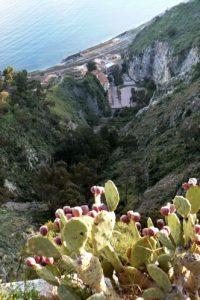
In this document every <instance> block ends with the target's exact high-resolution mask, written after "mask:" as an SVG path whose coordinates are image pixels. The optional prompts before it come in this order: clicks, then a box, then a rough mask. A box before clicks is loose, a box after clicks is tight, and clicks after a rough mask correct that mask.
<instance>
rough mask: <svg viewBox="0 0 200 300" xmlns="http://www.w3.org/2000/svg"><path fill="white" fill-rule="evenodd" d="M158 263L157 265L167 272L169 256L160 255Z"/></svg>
mask: <svg viewBox="0 0 200 300" xmlns="http://www.w3.org/2000/svg"><path fill="white" fill-rule="evenodd" d="M158 263H159V266H160V268H161V269H162V270H163V271H165V272H168V271H169V269H170V267H171V255H169V254H160V255H159V256H158Z"/></svg>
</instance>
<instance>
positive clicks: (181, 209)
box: [173, 196, 191, 218]
mask: <svg viewBox="0 0 200 300" xmlns="http://www.w3.org/2000/svg"><path fill="white" fill-rule="evenodd" d="M173 203H174V205H175V207H176V210H177V212H178V213H179V214H180V215H181V216H182V217H183V218H187V216H188V214H189V213H190V211H191V204H190V202H189V201H188V200H187V199H186V198H184V197H183V196H176V197H175V198H174V200H173Z"/></svg>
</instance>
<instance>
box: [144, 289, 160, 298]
mask: <svg viewBox="0 0 200 300" xmlns="http://www.w3.org/2000/svg"><path fill="white" fill-rule="evenodd" d="M164 296H165V294H164V292H163V291H162V290H161V289H159V288H158V287H152V288H149V289H147V290H145V292H144V293H143V298H144V300H154V299H156V300H159V299H163V298H164Z"/></svg>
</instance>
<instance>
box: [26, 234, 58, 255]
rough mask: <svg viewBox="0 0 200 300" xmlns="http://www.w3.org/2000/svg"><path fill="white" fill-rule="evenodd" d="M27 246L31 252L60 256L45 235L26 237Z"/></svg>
mask: <svg viewBox="0 0 200 300" xmlns="http://www.w3.org/2000/svg"><path fill="white" fill-rule="evenodd" d="M27 246H28V250H29V252H30V253H31V254H35V255H41V256H46V257H54V258H59V257H60V256H61V255H60V252H59V251H58V249H57V248H56V246H54V244H53V243H52V242H51V241H50V240H49V239H48V238H46V237H42V236H33V237H31V238H30V239H28V242H27Z"/></svg>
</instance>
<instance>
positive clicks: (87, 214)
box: [26, 178, 200, 300]
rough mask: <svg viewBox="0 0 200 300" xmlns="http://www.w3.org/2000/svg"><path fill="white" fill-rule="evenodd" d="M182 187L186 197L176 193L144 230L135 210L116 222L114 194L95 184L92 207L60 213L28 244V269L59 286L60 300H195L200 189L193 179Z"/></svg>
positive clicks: (199, 281)
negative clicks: (120, 249) (119, 249)
mask: <svg viewBox="0 0 200 300" xmlns="http://www.w3.org/2000/svg"><path fill="white" fill-rule="evenodd" d="M183 188H184V189H185V190H186V195H185V197H183V196H176V197H175V198H174V199H173V201H172V203H167V204H166V205H165V206H163V207H162V208H161V209H160V213H161V215H162V218H161V219H158V220H157V221H153V220H151V218H148V220H147V224H146V227H143V228H142V225H141V223H140V214H139V213H138V212H134V211H128V212H127V214H126V215H123V216H121V217H120V220H119V222H117V223H116V216H115V213H114V210H115V209H116V208H117V205H118V203H119V194H118V191H117V188H116V186H115V185H114V183H113V182H112V181H108V182H106V184H105V187H98V186H94V187H92V188H91V192H92V193H93V194H94V204H93V206H92V208H91V210H90V209H89V207H88V206H87V205H84V206H82V207H74V208H71V207H69V206H65V207H63V209H58V210H57V211H56V214H55V216H56V218H55V220H54V222H53V223H52V222H48V223H47V224H46V225H44V226H42V227H41V228H40V230H39V233H38V234H37V235H35V236H32V237H30V238H29V239H28V241H27V251H28V255H29V257H28V258H27V259H26V264H27V266H28V267H31V268H33V269H34V270H36V272H37V274H38V276H39V277H41V278H43V279H44V280H46V281H47V282H49V283H50V284H53V285H55V286H57V292H58V297H59V299H61V300H65V299H72V300H73V299H75V300H78V299H80V300H81V299H88V300H92V299H100V300H107V299H109V300H112V299H113V300H117V299H137V297H142V299H145V300H157V299H158V300H159V299H166V300H167V299H169V300H176V299H177V300H179V299H180V300H182V299H187V300H195V299H199V298H200V294H199V290H200V225H199V224H198V218H197V212H198V211H199V209H200V186H198V184H197V180H196V179H195V178H191V179H189V181H188V182H187V183H185V184H183ZM103 194H104V197H102V195H103ZM102 198H104V199H106V204H104V203H102ZM120 224H121V225H120ZM122 225H123V226H122ZM120 226H121V227H120ZM119 228H123V230H119ZM127 232H128V235H127ZM116 236H118V238H115V237H116ZM126 239H127V240H128V243H129V244H128V245H127V243H126V242H125V243H122V241H124V240H126ZM117 243H118V244H120V246H121V248H122V252H123V255H122V253H121V252H120V251H118V248H119V247H118V246H119V245H118V244H117ZM127 287H128V288H127ZM138 299H139V298H138ZM140 299H141V298H140Z"/></svg>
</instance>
